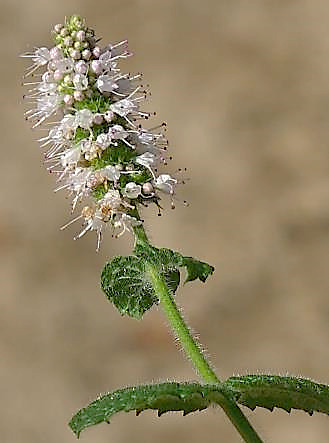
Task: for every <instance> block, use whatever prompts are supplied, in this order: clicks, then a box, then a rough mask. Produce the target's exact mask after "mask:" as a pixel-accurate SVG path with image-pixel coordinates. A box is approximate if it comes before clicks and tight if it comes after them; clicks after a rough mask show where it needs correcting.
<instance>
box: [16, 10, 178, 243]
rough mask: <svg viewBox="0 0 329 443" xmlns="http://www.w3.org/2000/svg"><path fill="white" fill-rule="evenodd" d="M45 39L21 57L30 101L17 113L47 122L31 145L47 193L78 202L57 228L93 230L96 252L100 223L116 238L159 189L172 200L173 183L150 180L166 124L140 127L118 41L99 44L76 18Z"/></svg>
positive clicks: (161, 160)
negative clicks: (41, 161) (48, 182)
mask: <svg viewBox="0 0 329 443" xmlns="http://www.w3.org/2000/svg"><path fill="white" fill-rule="evenodd" d="M52 34H53V39H54V43H55V45H54V46H53V47H52V48H46V47H40V48H35V50H34V51H32V52H27V53H25V54H23V55H22V57H24V58H28V59H31V60H32V65H31V66H30V67H29V68H28V69H27V71H26V74H25V76H24V77H30V78H31V77H33V81H31V80H29V82H26V83H25V85H26V86H28V87H29V88H30V89H29V91H28V94H26V95H25V98H27V99H29V100H30V101H32V103H33V108H32V109H29V110H28V111H27V112H26V113H25V116H26V119H27V120H29V121H31V122H32V127H33V128H38V127H39V126H41V125H42V124H43V123H45V122H48V123H50V129H49V130H48V134H47V135H46V136H43V137H42V138H40V139H39V142H40V144H41V147H42V148H45V149H46V153H45V164H46V167H47V169H48V170H49V172H52V173H53V174H55V175H56V176H57V187H56V189H55V191H59V190H62V189H65V190H67V191H68V192H69V194H70V195H71V196H72V212H73V211H74V210H75V209H76V208H77V206H78V205H79V204H80V203H82V202H83V201H84V202H85V205H84V206H83V208H82V210H80V214H79V215H78V216H75V217H74V218H73V220H71V221H69V222H68V223H67V224H66V225H64V226H63V227H62V229H64V228H65V227H67V226H70V225H71V224H72V223H73V222H76V221H79V220H81V221H82V222H83V226H82V230H81V231H80V233H78V234H77V235H76V236H75V239H78V238H81V237H82V236H83V235H84V234H85V233H87V232H88V231H95V232H96V234H97V250H98V249H99V245H100V241H101V237H102V234H103V231H104V229H105V227H106V226H107V225H110V226H112V229H113V230H117V229H118V230H119V232H118V233H116V235H115V236H116V237H118V236H121V235H122V234H123V233H124V232H125V231H130V232H133V229H132V228H134V227H135V226H138V225H140V224H142V220H140V219H139V218H138V216H137V215H136V214H138V209H139V206H147V203H150V202H153V203H155V204H156V205H157V206H158V207H159V200H160V195H159V194H161V192H162V193H165V194H169V195H170V197H171V199H172V198H173V194H174V193H175V187H176V184H177V183H178V182H177V180H176V179H175V178H173V177H171V176H170V175H169V174H160V175H157V167H158V166H159V165H160V164H163V165H166V164H167V163H166V157H165V156H164V153H165V151H166V149H167V140H166V138H165V137H164V134H163V132H164V129H165V126H166V125H165V124H162V125H159V126H155V127H153V128H150V129H145V128H144V127H143V126H142V125H141V124H140V121H141V120H144V119H148V118H149V117H150V115H151V114H150V113H149V112H144V111H142V110H141V109H140V105H141V103H142V102H143V101H144V100H145V99H146V96H147V95H148V92H147V91H146V90H145V87H144V86H142V85H141V84H140V81H141V76H142V75H141V74H137V75H130V74H127V73H123V72H121V69H120V67H119V64H120V62H121V60H123V59H126V58H128V57H130V56H131V55H132V53H131V52H130V51H129V49H128V44H127V41H126V40H124V41H122V42H119V43H117V44H114V45H112V44H108V45H107V46H105V47H103V48H102V47H100V46H99V45H98V40H97V39H96V37H95V33H94V31H93V30H92V29H90V28H88V27H87V26H86V23H85V20H83V19H82V18H81V17H79V16H77V15H73V16H72V17H70V18H68V19H66V21H65V24H64V25H63V24H57V25H56V26H55V27H54V29H53V31H52ZM41 70H43V72H40V74H37V72H39V71H41Z"/></svg>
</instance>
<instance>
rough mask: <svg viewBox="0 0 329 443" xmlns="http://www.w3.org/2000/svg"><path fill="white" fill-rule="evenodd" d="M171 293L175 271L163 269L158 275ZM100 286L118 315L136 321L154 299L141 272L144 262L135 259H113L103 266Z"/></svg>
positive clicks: (173, 288)
mask: <svg viewBox="0 0 329 443" xmlns="http://www.w3.org/2000/svg"><path fill="white" fill-rule="evenodd" d="M160 272H161V273H162V275H163V277H164V279H165V281H166V283H167V285H168V287H169V289H171V291H172V292H173V293H175V291H176V289H177V287H178V285H179V281H180V274H179V270H178V269H176V268H172V267H169V266H168V267H163V269H162V270H161V271H160ZM101 286H102V289H103V291H104V292H105V294H106V295H107V298H108V299H109V300H110V301H111V302H112V303H113V304H114V305H115V306H116V308H117V309H118V310H119V312H120V313H121V314H122V315H125V314H126V315H129V316H130V317H133V318H136V319H140V318H141V317H142V316H143V314H144V313H145V312H146V311H147V310H149V309H150V308H151V307H152V306H153V305H154V304H156V303H158V298H157V296H156V294H155V292H154V289H153V286H152V285H151V283H150V281H149V279H148V274H147V273H146V272H145V262H144V260H143V259H142V258H139V257H135V256H128V257H115V258H114V259H113V260H112V261H111V262H109V263H107V264H106V265H105V266H104V269H103V271H102V275H101Z"/></svg>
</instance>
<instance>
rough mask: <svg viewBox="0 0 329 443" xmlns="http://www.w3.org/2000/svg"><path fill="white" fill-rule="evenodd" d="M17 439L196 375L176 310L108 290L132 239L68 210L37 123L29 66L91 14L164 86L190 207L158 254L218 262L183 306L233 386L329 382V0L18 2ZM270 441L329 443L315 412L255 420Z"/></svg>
mask: <svg viewBox="0 0 329 443" xmlns="http://www.w3.org/2000/svg"><path fill="white" fill-rule="evenodd" d="M0 10H1V15H0V23H1V26H0V35H1V43H2V44H1V61H2V63H1V68H0V72H1V82H0V88H1V101H2V118H1V120H0V125H1V128H0V134H1V148H0V149H1V173H0V187H1V193H0V199H1V200H0V203H1V205H0V254H1V256H0V260H1V267H0V281H1V297H0V307H1V308H0V398H1V402H0V441H1V443H45V442H47V443H59V442H60V443H64V442H65V443H70V442H74V441H76V440H75V437H74V436H73V434H72V433H71V431H70V430H69V428H68V427H67V421H68V419H69V418H70V417H71V414H72V413H73V412H75V410H76V409H77V408H79V407H81V406H83V405H85V404H86V403H87V402H88V401H89V400H91V399H93V398H94V397H95V396H96V395H97V394H98V393H100V392H104V391H107V390H111V389H115V388H118V387H121V386H124V385H129V384H134V383H139V382H150V381H156V380H165V379H167V378H168V379H175V380H184V379H194V380H195V379H196V376H195V375H194V373H193V370H192V369H191V367H190V365H189V363H188V362H185V361H184V359H183V358H182V354H181V353H180V352H178V351H177V349H176V346H175V344H174V342H173V341H172V339H171V336H170V335H169V333H168V332H167V329H166V326H165V323H164V319H163V317H162V314H161V313H160V312H159V311H157V310H153V311H152V312H150V313H149V314H147V315H146V316H145V319H144V321H142V322H136V321H134V320H131V319H126V318H121V317H120V315H119V314H118V313H117V312H116V311H115V310H114V308H113V307H112V306H111V305H110V304H109V303H108V302H107V300H106V299H105V297H104V296H103V294H102V293H101V291H100V289H99V274H100V270H101V268H102V265H103V264H104V262H105V261H106V259H107V258H108V257H111V256H113V255H116V254H125V253H128V252H129V251H130V248H131V239H130V238H129V237H127V238H126V239H124V240H121V241H115V240H111V239H110V238H109V237H108V238H107V239H106V240H105V242H104V243H103V249H102V251H101V252H100V253H99V254H96V253H95V238H94V235H89V236H87V237H86V238H84V239H83V240H81V241H79V242H73V240H72V237H73V235H74V232H75V231H74V229H71V230H67V231H65V232H64V233H62V232H60V231H59V226H61V225H62V224H63V223H64V222H65V221H67V220H68V219H69V214H68V207H69V204H68V201H67V200H65V198H64V195H63V194H61V195H59V194H57V195H54V194H53V192H52V189H53V186H54V183H53V181H52V179H51V177H49V176H48V175H47V173H46V172H45V170H44V169H43V166H42V163H41V155H40V152H39V149H38V146H37V144H36V142H35V141H34V139H36V138H37V136H38V134H35V133H32V132H31V131H30V129H29V127H28V125H27V124H26V123H25V121H24V119H23V117H22V114H23V107H22V105H21V96H22V94H23V92H22V89H21V87H20V83H21V72H22V71H23V67H24V63H23V61H22V60H19V59H17V55H18V54H19V53H22V52H24V51H25V50H27V49H28V45H30V46H31V47H33V46H34V45H35V46H38V45H41V46H42V45H45V44H46V45H49V44H50V37H49V29H50V28H51V26H52V25H53V24H55V23H57V22H61V21H63V17H64V16H65V15H70V14H71V13H74V12H79V13H80V14H82V15H84V16H86V17H87V19H88V23H89V25H90V26H92V27H95V28H96V30H97V34H98V35H99V36H102V37H103V38H104V43H105V42H107V41H119V40H120V39H123V38H126V37H127V38H128V39H129V41H130V47H131V49H132V50H133V51H134V52H135V54H136V56H135V57H133V58H132V59H130V60H129V61H127V62H126V65H127V68H129V70H131V71H140V70H141V71H143V72H144V74H145V79H146V81H148V82H149V83H150V85H151V90H152V94H153V95H152V100H151V103H150V106H149V108H150V109H152V110H153V109H154V110H156V111H157V112H158V116H159V120H160V121H162V120H166V121H167V123H168V137H169V140H170V143H171V148H172V154H173V155H174V160H173V162H172V170H173V171H174V170H175V169H178V168H179V167H187V168H188V172H187V173H186V175H187V176H188V177H189V178H190V180H189V181H188V184H187V185H186V186H185V187H184V188H183V190H182V198H186V199H188V200H189V201H190V207H189V208H187V209H186V208H184V207H183V206H180V205H177V206H178V207H177V209H176V210H175V211H171V210H169V209H168V211H166V215H165V216H164V217H162V218H158V217H157V216H156V211H155V210H154V211H153V210H152V209H150V210H149V212H148V213H147V214H145V217H146V219H147V224H148V226H149V232H150V235H151V237H152V239H153V240H154V242H155V243H156V244H158V245H162V246H166V247H172V248H174V249H176V250H179V251H182V252H184V253H185V254H187V255H193V256H196V257H199V258H201V259H204V260H207V261H209V262H210V263H212V264H214V265H215V266H216V273H215V274H214V276H213V277H212V278H211V279H210V281H209V283H208V284H207V285H205V286H203V285H202V284H201V283H200V284H199V283H195V284H191V285H190V286H186V287H185V288H183V289H182V290H181V291H180V293H179V295H178V300H179V303H180V304H182V305H184V307H185V314H186V317H187V318H189V320H190V322H191V324H192V325H193V328H194V329H195V330H196V331H198V333H199V334H200V339H201V341H202V342H203V343H205V344H206V345H207V347H208V350H209V354H210V355H211V358H212V361H213V363H214V364H215V366H216V367H217V368H218V371H219V373H220V374H221V375H222V377H228V376H230V375H231V374H233V373H234V374H245V373H248V372H249V373H253V372H256V371H259V372H273V373H279V374H286V373H289V374H296V375H303V376H307V377H311V378H313V379H316V380H318V381H320V382H324V383H325V382H327V383H328V382H329V374H328V366H329V350H328V336H329V321H328V320H329V299H328V289H329V278H328V274H329V266H328V247H329V236H328V233H329V206H328V197H329V176H328V172H329V152H328V141H329V131H328V121H329V81H328V78H329V61H328V60H329V32H328V22H329V6H328V2H327V1H324V0H300V1H290V0H284V1H278V0H276V1H270V0H268V1H260V0H259V1H256V0H251V1H242V0H240V1H239V0H237V1H226V0H217V1H215V0H213V1H212V0H204V1H196V0H186V1H183V0H179V1H177V0H176V1H174V0H166V1H151V0H140V1H121V2H117V1H116V2H114V1H112V0H108V1H102V0H101V1H97V2H87V1H76V0H72V1H71V2H70V4H69V6H68V2H67V1H63V0H57V1H56V2H45V1H41V0H38V1H37V0H30V1H29V2H23V1H18V0H16V1H9V0H8V1H6V0H1V1H0ZM247 413H248V415H249V416H251V419H252V422H253V423H254V424H255V426H256V427H257V429H258V430H259V432H260V433H261V435H262V436H263V438H264V440H265V441H266V442H273V443H274V442H275V443H283V442H289V443H297V442H298V443H306V442H316V443H318V442H328V441H329V420H328V418H327V417H325V416H323V415H320V414H318V415H317V414H316V415H315V416H314V417H312V418H310V417H308V416H307V415H306V414H303V413H297V412H294V413H292V414H291V415H290V416H289V415H288V414H286V413H285V412H278V411H276V412H274V413H272V414H271V413H269V412H267V411H261V410H258V411H257V412H254V413H249V412H247ZM201 439H202V441H204V442H205V443H212V442H219V441H221V442H225V443H231V442H232V443H233V442H238V441H240V440H239V437H238V436H237V434H236V432H235V430H234V429H233V427H231V425H230V424H229V422H228V420H227V419H226V418H225V417H224V415H223V414H222V413H221V412H220V411H215V410H211V411H206V412H202V413H200V414H194V415H193V414H191V415H190V416H188V417H185V418H184V419H183V418H181V417H180V414H171V415H170V414H168V415H166V416H163V417H161V418H160V419H158V418H157V417H156V415H155V414H154V413H152V412H146V413H144V414H142V415H141V416H140V417H139V418H136V417H135V416H134V415H133V414H131V415H129V416H128V415H125V414H122V415H120V416H117V417H115V418H114V419H113V422H112V424H111V426H106V425H100V426H99V427H95V428H94V429H90V430H88V431H86V432H85V434H83V435H82V437H81V441H82V442H85V443H91V442H92V443H105V442H106V443H107V442H115V443H128V442H130V441H135V442H143V443H154V442H159V443H161V442H167V441H168V440H170V441H171V442H173V443H176V442H185V441H186V442H187V441H188V442H189V443H197V442H199V441H201Z"/></svg>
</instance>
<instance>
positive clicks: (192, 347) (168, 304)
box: [135, 226, 262, 443]
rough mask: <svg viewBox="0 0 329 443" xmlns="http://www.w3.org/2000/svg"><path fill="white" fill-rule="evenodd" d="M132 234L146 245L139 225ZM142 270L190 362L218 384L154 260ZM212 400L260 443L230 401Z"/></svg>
mask: <svg viewBox="0 0 329 443" xmlns="http://www.w3.org/2000/svg"><path fill="white" fill-rule="evenodd" d="M135 234H136V237H137V242H139V243H141V244H143V245H149V241H148V238H147V235H146V233H145V231H144V229H143V227H142V226H138V227H137V228H135ZM146 271H147V273H148V275H149V276H150V280H151V282H152V284H153V287H154V290H155V292H156V294H157V296H158V297H159V300H160V303H161V306H162V308H163V310H164V312H165V314H166V317H167V319H168V322H169V324H170V326H171V327H172V329H173V331H174V332H175V334H176V336H177V338H178V339H179V340H180V342H181V344H182V347H183V349H184V351H185V353H186V355H187V356H188V358H189V359H190V360H191V361H192V363H193V365H194V367H195V369H196V370H197V372H198V373H199V374H200V376H201V377H202V378H203V380H204V381H205V382H206V383H209V384H219V383H220V380H219V378H218V377H217V375H216V374H215V372H214V371H213V369H212V368H211V366H210V364H209V362H208V360H207V359H206V357H205V355H204V353H203V352H202V351H201V348H200V346H199V345H198V343H197V342H196V340H195V339H194V338H193V336H192V334H191V331H190V330H189V328H188V326H187V325H186V323H185V321H184V319H183V317H182V314H181V313H180V311H179V309H178V307H177V305H176V303H175V301H174V299H173V297H172V296H171V294H170V291H169V289H168V286H167V284H166V282H165V280H164V278H163V276H162V275H161V273H160V272H159V269H158V267H157V266H156V265H155V264H154V263H151V262H148V263H146ZM216 401H217V403H219V404H220V406H221V407H222V408H223V410H224V412H225V413H226V415H227V417H228V418H229V419H230V421H231V422H232V424H233V425H234V427H235V428H236V430H237V431H238V432H239V434H240V435H241V437H242V438H243V439H244V441H245V442H246V443H262V440H261V439H260V437H259V436H258V435H257V433H256V431H255V430H254V429H253V427H252V426H251V424H250V423H249V421H248V419H247V417H246V416H245V415H244V414H243V412H242V411H241V409H240V408H239V407H238V405H237V404H236V403H235V402H234V401H233V400H231V399H230V398H228V397H227V396H225V395H224V394H220V393H218V394H216Z"/></svg>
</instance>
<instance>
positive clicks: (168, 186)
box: [154, 174, 177, 194]
mask: <svg viewBox="0 0 329 443" xmlns="http://www.w3.org/2000/svg"><path fill="white" fill-rule="evenodd" d="M176 185H177V180H176V179H175V178H173V177H171V176H170V175H169V174H161V175H159V177H157V178H156V179H155V180H154V187H155V188H156V189H159V190H160V191H162V192H166V193H167V194H174V192H175V186H176Z"/></svg>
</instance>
